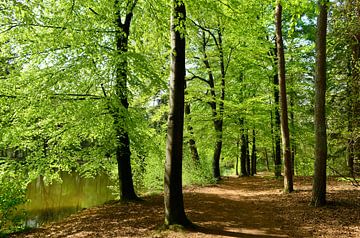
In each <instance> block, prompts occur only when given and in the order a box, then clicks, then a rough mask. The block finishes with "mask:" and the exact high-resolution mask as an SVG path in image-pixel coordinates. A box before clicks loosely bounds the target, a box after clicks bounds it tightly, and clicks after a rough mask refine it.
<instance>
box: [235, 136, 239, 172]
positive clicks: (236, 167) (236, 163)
mask: <svg viewBox="0 0 360 238" xmlns="http://www.w3.org/2000/svg"><path fill="white" fill-rule="evenodd" d="M236 148H240V138H239V139H238V141H237V143H236ZM239 159H240V152H239V153H238V155H237V156H236V161H235V175H239Z"/></svg>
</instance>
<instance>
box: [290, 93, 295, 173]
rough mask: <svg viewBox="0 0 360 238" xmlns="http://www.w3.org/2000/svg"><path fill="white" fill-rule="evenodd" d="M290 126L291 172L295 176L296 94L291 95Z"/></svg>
mask: <svg viewBox="0 0 360 238" xmlns="http://www.w3.org/2000/svg"><path fill="white" fill-rule="evenodd" d="M290 107H291V111H290V124H291V130H292V137H291V140H290V142H291V144H290V147H291V172H292V175H293V176H294V175H295V155H296V142H295V139H294V132H295V118H294V92H292V93H291V94H290Z"/></svg>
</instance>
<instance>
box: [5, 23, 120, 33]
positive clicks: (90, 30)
mask: <svg viewBox="0 0 360 238" xmlns="http://www.w3.org/2000/svg"><path fill="white" fill-rule="evenodd" d="M0 26H10V27H9V29H6V30H4V31H2V32H0V34H1V33H3V32H6V31H8V30H11V29H12V28H15V27H25V26H33V27H42V28H50V29H59V30H73V31H77V32H101V33H117V32H118V31H116V30H101V29H78V28H69V27H64V26H53V25H42V24H35V23H30V24H1V25H0Z"/></svg>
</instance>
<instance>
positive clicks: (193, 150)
mask: <svg viewBox="0 0 360 238" xmlns="http://www.w3.org/2000/svg"><path fill="white" fill-rule="evenodd" d="M185 89H186V82H185ZM185 115H186V117H187V119H188V120H187V122H188V126H187V131H188V133H189V140H188V143H189V147H190V153H191V158H192V160H193V162H194V163H195V165H198V164H199V163H200V156H199V153H198V150H197V146H196V141H195V139H194V130H193V127H192V125H191V110H190V102H186V103H185Z"/></svg>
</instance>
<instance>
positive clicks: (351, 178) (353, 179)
mask: <svg viewBox="0 0 360 238" xmlns="http://www.w3.org/2000/svg"><path fill="white" fill-rule="evenodd" d="M328 167H329V169H331V170H332V171H333V172H334V173H336V174H337V175H338V176H340V177H342V178H343V179H345V180H346V181H349V182H351V183H352V185H353V186H355V187H360V182H359V181H358V180H357V179H356V178H355V177H346V176H345V175H343V174H342V173H340V172H339V171H337V170H336V169H334V168H333V167H331V166H329V165H328Z"/></svg>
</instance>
